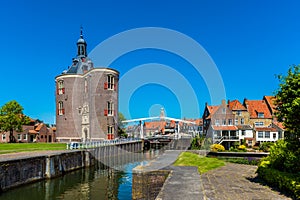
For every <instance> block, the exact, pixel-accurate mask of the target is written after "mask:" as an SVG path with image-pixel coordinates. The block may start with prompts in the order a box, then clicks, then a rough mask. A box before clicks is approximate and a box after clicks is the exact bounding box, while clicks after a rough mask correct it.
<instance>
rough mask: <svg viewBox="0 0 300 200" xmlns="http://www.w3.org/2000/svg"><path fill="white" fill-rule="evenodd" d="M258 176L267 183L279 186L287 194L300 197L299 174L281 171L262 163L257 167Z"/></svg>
mask: <svg viewBox="0 0 300 200" xmlns="http://www.w3.org/2000/svg"><path fill="white" fill-rule="evenodd" d="M257 173H258V176H259V177H260V178H262V179H263V180H264V181H265V182H266V183H267V184H269V185H271V186H273V187H277V188H279V190H280V191H284V192H285V193H286V194H288V195H291V196H292V197H295V198H296V199H300V177H299V174H298V175H297V174H291V173H287V172H281V171H278V170H276V169H273V168H270V167H268V166H267V165H264V164H261V165H260V166H259V167H258V169H257Z"/></svg>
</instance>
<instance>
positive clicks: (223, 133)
mask: <svg viewBox="0 0 300 200" xmlns="http://www.w3.org/2000/svg"><path fill="white" fill-rule="evenodd" d="M234 116H235V115H234V114H233V112H232V110H230V108H229V107H228V106H227V104H226V101H225V100H222V103H221V105H219V106H209V105H208V104H207V103H206V105H205V109H204V114H203V116H202V118H203V131H204V134H205V135H206V137H208V138H211V139H212V143H219V144H221V143H222V144H223V145H224V146H225V148H227V149H228V148H229V147H230V146H232V145H233V144H234V143H235V142H239V135H238V127H237V126H236V125H235V124H234V123H235V122H234V120H235V117H234Z"/></svg>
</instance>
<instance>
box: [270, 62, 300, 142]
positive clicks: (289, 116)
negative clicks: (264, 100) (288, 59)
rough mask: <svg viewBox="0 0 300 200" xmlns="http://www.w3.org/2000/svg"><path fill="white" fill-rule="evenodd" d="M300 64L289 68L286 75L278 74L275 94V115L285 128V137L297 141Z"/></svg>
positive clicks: (299, 136) (299, 109)
mask: <svg viewBox="0 0 300 200" xmlns="http://www.w3.org/2000/svg"><path fill="white" fill-rule="evenodd" d="M299 69H300V65H297V66H296V65H293V66H291V67H290V68H289V70H288V73H287V76H283V75H278V79H279V81H280V84H279V89H278V90H277V91H276V92H275V96H276V102H275V104H276V106H277V107H276V110H277V111H276V113H275V114H276V116H277V118H278V121H280V122H283V125H284V126H285V128H286V130H287V134H285V135H286V139H287V140H289V141H291V142H292V141H293V142H296V143H299V138H300V73H299Z"/></svg>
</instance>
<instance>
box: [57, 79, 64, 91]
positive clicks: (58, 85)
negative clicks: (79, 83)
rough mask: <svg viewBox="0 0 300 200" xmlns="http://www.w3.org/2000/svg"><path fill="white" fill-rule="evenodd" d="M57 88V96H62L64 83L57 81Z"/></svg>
mask: <svg viewBox="0 0 300 200" xmlns="http://www.w3.org/2000/svg"><path fill="white" fill-rule="evenodd" d="M57 88H58V94H64V92H65V91H64V90H65V87H64V81H63V80H59V81H58V82H57Z"/></svg>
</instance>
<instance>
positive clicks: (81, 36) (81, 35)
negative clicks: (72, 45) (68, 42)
mask: <svg viewBox="0 0 300 200" xmlns="http://www.w3.org/2000/svg"><path fill="white" fill-rule="evenodd" d="M82 29H83V28H82V25H81V26H80V38H82V39H83V34H82Z"/></svg>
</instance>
